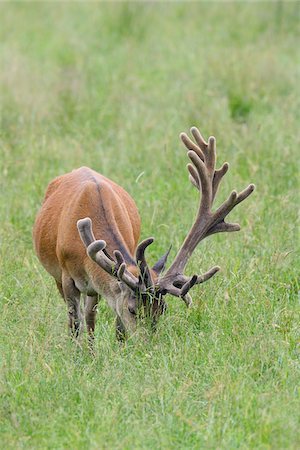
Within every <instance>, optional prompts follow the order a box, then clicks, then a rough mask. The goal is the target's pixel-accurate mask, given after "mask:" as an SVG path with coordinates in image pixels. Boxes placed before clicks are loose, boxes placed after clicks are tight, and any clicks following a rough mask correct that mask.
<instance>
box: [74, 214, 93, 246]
mask: <svg viewBox="0 0 300 450" xmlns="http://www.w3.org/2000/svg"><path fill="white" fill-rule="evenodd" d="M77 229H78V232H79V236H80V237H81V240H82V242H83V244H84V246H85V247H88V246H89V245H90V244H91V243H92V242H94V241H95V240H96V239H95V236H94V233H93V230H92V221H91V219H90V218H89V217H86V218H85V219H80V220H78V221H77Z"/></svg>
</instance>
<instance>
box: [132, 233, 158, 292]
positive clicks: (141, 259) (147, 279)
mask: <svg viewBox="0 0 300 450" xmlns="http://www.w3.org/2000/svg"><path fill="white" fill-rule="evenodd" d="M153 242H154V238H152V237H150V238H148V239H145V240H144V241H142V242H140V244H139V245H138V247H137V249H136V262H137V265H138V266H139V268H140V274H141V278H142V281H143V282H144V284H145V286H146V288H153V280H152V277H151V273H150V269H149V267H148V264H147V261H146V258H145V250H146V248H147V247H148V246H149V245H151V244H152V243H153Z"/></svg>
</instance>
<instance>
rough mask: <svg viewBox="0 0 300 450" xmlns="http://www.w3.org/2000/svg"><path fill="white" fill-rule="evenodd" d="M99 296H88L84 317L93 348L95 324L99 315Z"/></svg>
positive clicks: (85, 302) (85, 301)
mask: <svg viewBox="0 0 300 450" xmlns="http://www.w3.org/2000/svg"><path fill="white" fill-rule="evenodd" d="M98 301H99V298H98V295H94V296H90V295H86V297H85V300H84V316H85V323H86V328H87V332H88V340H89V345H90V346H91V347H92V346H93V342H94V332H95V323H96V315H97V305H98Z"/></svg>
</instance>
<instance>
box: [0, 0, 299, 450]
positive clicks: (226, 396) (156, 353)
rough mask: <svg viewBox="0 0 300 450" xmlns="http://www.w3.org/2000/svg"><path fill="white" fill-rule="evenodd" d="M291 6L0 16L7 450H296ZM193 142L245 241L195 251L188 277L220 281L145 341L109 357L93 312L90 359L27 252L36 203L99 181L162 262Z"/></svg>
mask: <svg viewBox="0 0 300 450" xmlns="http://www.w3.org/2000/svg"><path fill="white" fill-rule="evenodd" d="M299 6H300V4H299V3H285V2H278V3H248V4H245V3H233V4H230V3H222V4H218V3H169V4H155V3H153V4H150V3H149V4H147V3H145V4H126V3H119V4H100V3H98V4H97V3H90V4H88V3H85V4H83V3H69V4H66V3H65V4H62V3H34V4H30V3H2V4H1V44H0V45H1V70H0V78H1V82H2V95H1V98H2V107H1V121H2V122H1V160H0V164H1V179H0V183H1V190H0V191H1V192H0V195H1V204H0V217H1V230H0V233H1V286H0V296H1V297H0V308H1V316H0V317H1V320H0V364H1V369H0V448H1V449H5V450H6V449H23V448H24V449H95V450H96V449H234V448H239V449H249V448H253V449H296V448H300V431H299V429H300V428H299V425H300V400H299V395H300V390H299V379H300V378H299V376H300V370H299V369H300V333H299V319H300V299H299V290H300V288H299V272H300V265H299V252H298V254H297V246H298V244H299V234H298V232H297V203H298V205H299V183H298V182H297V176H299V164H298V161H299V148H300V132H299V123H300V100H299V99H300V91H299V67H300V53H299V37H300V36H299V34H300V33H299V17H300V16H299V13H300V8H299ZM192 125H196V126H198V127H199V128H200V129H201V131H202V133H203V135H204V136H205V137H208V136H209V135H211V134H213V135H215V136H216V137H217V142H218V144H217V150H218V155H219V164H221V163H223V161H226V160H228V161H229V162H230V164H231V170H230V172H229V174H228V175H227V177H226V178H225V180H224V182H223V184H222V187H221V190H220V195H219V198H218V200H219V201H221V200H223V199H224V198H225V197H226V196H227V195H228V193H229V192H230V190H231V189H232V188H236V189H242V188H244V187H245V186H246V185H248V184H249V183H250V182H254V183H255V184H256V186H257V189H256V191H255V193H254V194H253V195H252V196H251V197H250V198H249V199H248V200H247V201H246V202H245V203H243V204H242V205H240V206H239V207H238V208H237V210H235V211H234V213H232V214H231V219H232V220H233V221H239V222H240V224H241V226H242V230H241V232H240V233H232V234H227V235H225V234H222V235H217V236H215V235H214V236H212V237H210V238H209V239H207V240H206V241H205V242H203V243H201V245H200V246H199V248H198V249H197V251H196V252H195V255H194V256H193V258H192V260H191V262H190V264H189V266H188V268H187V273H188V274H192V273H194V271H197V272H198V271H200V272H201V271H205V270H207V269H208V268H210V267H211V266H212V265H215V264H218V265H220V266H221V267H222V271H221V272H220V273H219V274H218V275H217V276H216V277H215V278H213V279H212V280H210V281H208V282H207V283H205V284H204V285H203V286H202V287H199V288H196V289H194V292H193V300H194V306H193V308H192V309H191V310H187V309H186V308H185V306H184V304H183V302H181V301H180V300H178V299H175V298H171V297H170V298H168V304H169V309H168V312H167V314H166V315H165V316H164V317H163V318H162V319H161V321H160V323H159V327H158V330H157V333H156V334H155V335H153V336H151V335H150V333H149V332H148V331H147V329H146V330H143V329H141V328H140V329H139V330H138V332H137V333H136V334H135V335H134V336H132V338H131V339H129V340H128V342H127V344H126V345H124V346H119V345H118V343H117V342H116V340H115V332H114V317H113V314H112V312H111V311H110V310H109V309H108V307H107V306H106V304H105V303H104V302H103V303H101V304H100V306H99V315H98V322H97V331H96V357H95V358H94V359H92V358H91V357H90V355H89V353H88V349H87V345H86V342H85V341H84V340H83V344H82V349H78V348H75V346H74V345H73V344H72V343H71V342H70V341H69V339H68V333H67V314H66V307H65V305H64V304H63V301H62V300H61V298H60V297H59V295H58V292H57V291H56V287H55V284H54V281H53V280H52V279H51V278H50V276H49V275H48V274H47V273H46V272H45V271H44V270H43V268H42V267H41V265H40V263H39V261H38V260H37V258H36V256H35V255H34V252H33V248H32V239H31V230H32V225H33V222H34V218H35V215H36V213H37V211H38V209H39V207H40V204H41V200H42V197H43V194H44V191H45V189H46V186H47V184H48V182H49V181H50V180H51V179H52V178H54V177H55V176H57V175H59V174H63V173H65V172H67V171H70V170H72V169H73V168H76V167H79V166H81V165H87V166H90V167H92V168H94V169H96V170H98V171H99V172H101V173H103V174H105V175H106V176H108V177H110V178H112V179H113V180H115V181H116V182H117V183H119V184H121V185H122V186H123V187H124V188H125V189H126V190H127V191H128V192H129V193H130V194H131V195H132V196H133V197H134V199H135V200H136V203H137V205H138V207H139V210H140V213H141V216H142V224H143V225H142V237H147V236H149V235H153V236H155V237H156V242H155V244H154V245H153V246H152V248H151V252H149V253H150V256H149V258H150V260H151V261H153V262H154V261H155V260H156V259H157V257H158V256H160V254H161V253H162V252H163V251H165V249H166V248H167V247H168V246H169V245H170V243H173V250H172V256H174V255H175V251H176V249H178V247H179V245H180V243H181V241H182V239H183V238H184V236H185V234H186V232H187V230H188V227H189V225H190V224H191V223H192V220H193V217H194V214H195V211H196V206H197V193H196V191H195V190H194V189H193V188H192V187H191V185H190V184H189V182H188V178H187V173H186V169H185V165H186V163H187V157H186V152H185V151H184V148H183V146H182V144H181V143H180V141H179V139H178V134H179V132H181V131H188V129H189V127H190V126H192ZM298 181H299V178H298ZM298 248H299V247H298Z"/></svg>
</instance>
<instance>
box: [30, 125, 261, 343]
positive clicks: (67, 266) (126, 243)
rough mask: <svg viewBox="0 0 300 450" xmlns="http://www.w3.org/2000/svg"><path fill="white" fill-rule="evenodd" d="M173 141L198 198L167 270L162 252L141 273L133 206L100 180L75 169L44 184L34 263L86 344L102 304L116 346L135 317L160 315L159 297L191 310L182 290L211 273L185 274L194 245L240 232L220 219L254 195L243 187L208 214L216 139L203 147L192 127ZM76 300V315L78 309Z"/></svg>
mask: <svg viewBox="0 0 300 450" xmlns="http://www.w3.org/2000/svg"><path fill="white" fill-rule="evenodd" d="M191 134H192V136H193V138H194V139H191V138H190V137H189V136H188V135H187V134H186V133H181V134H180V138H181V140H182V142H183V144H184V146H185V147H186V149H187V156H188V158H189V160H190V163H189V164H188V165H187V169H188V172H189V179H190V181H191V183H192V185H193V186H194V187H195V188H196V189H197V190H198V191H199V206H198V211H197V214H196V218H195V221H194V223H193V225H192V226H191V228H190V230H189V232H188V233H187V235H186V238H185V239H184V241H183V243H182V245H181V247H180V248H179V250H178V252H177V254H176V256H175V258H174V259H173V261H172V263H171V264H170V266H169V268H168V269H167V270H165V267H166V264H167V259H168V256H169V253H170V248H169V249H168V250H167V252H166V253H165V254H164V255H163V256H162V257H161V258H160V259H159V260H158V261H157V262H156V263H155V264H154V265H153V267H149V265H148V264H147V260H146V257H145V252H146V249H147V248H148V247H149V246H150V245H151V244H152V243H153V241H154V238H153V237H150V238H147V239H145V240H143V241H142V242H140V243H139V240H140V231H141V219H140V216H139V212H138V209H137V206H136V204H135V202H134V200H133V199H132V198H131V196H130V195H129V194H128V193H127V192H126V191H125V190H124V189H123V188H122V187H120V186H119V185H118V184H116V183H115V182H113V181H111V180H110V179H108V178H106V177H105V176H104V175H101V174H99V173H97V172H96V171H94V170H92V169H90V168H88V167H81V168H79V169H75V170H73V171H72V172H70V173H67V174H64V175H61V176H59V177H57V178H55V179H54V180H53V181H51V182H50V184H49V186H48V188H47V191H46V194H45V197H44V200H43V203H42V206H41V209H40V211H39V212H38V214H37V217H36V220H35V224H34V228H33V241H34V248H35V251H36V254H37V256H38V259H39V260H40V262H41V264H42V265H43V266H44V268H45V269H46V271H47V272H48V273H49V274H50V275H52V277H53V278H54V279H55V282H56V285H57V288H58V290H59V293H60V294H61V296H62V297H63V299H64V300H65V303H66V305H67V308H68V315H69V328H70V333H71V335H72V336H73V337H74V338H77V337H78V336H79V335H80V334H81V330H82V329H83V326H84V322H85V324H86V328H87V332H88V338H89V341H90V342H91V343H92V342H93V340H94V333H95V321H96V313H97V304H98V301H99V300H100V298H101V297H104V298H105V299H106V301H107V303H108V305H109V306H110V307H111V308H112V310H113V311H114V312H115V315H116V336H117V338H118V339H119V340H120V341H124V339H125V338H126V336H127V335H128V333H129V334H131V333H134V332H135V330H136V326H137V322H138V317H140V315H141V314H142V315H144V316H147V317H149V318H150V319H151V321H152V323H153V324H155V323H156V322H157V320H158V319H159V317H160V316H161V315H162V314H164V312H165V310H166V307H167V304H166V301H165V297H166V295H167V294H169V295H171V296H173V297H178V298H179V299H182V300H183V301H184V303H185V304H186V306H187V307H189V306H191V304H192V298H191V296H190V290H191V289H192V288H193V286H196V285H199V284H202V283H204V282H206V281H207V280H209V279H210V278H212V277H213V276H214V275H215V274H216V273H217V272H218V271H219V270H220V267H219V266H214V267H212V268H211V269H210V270H208V271H207V272H205V273H203V274H201V275H197V274H193V275H191V276H189V275H186V274H185V273H184V271H185V267H186V265H187V263H188V261H189V259H190V258H191V256H192V254H193V252H194V250H195V249H196V247H197V246H198V245H199V243H200V242H201V241H202V240H203V239H205V238H206V237H208V236H210V235H212V234H215V233H222V232H234V231H239V230H240V225H239V224H237V223H230V222H226V221H225V219H226V217H227V216H228V214H229V213H230V212H231V211H232V209H233V208H235V207H236V206H237V205H238V204H239V203H241V202H243V201H244V200H245V199H246V198H247V197H248V196H249V195H250V194H251V193H252V192H253V191H254V189H255V186H254V184H250V185H249V186H248V187H247V188H246V189H244V190H243V191H241V192H240V193H237V191H235V190H233V191H232V192H231V194H230V195H229V197H228V198H227V200H225V201H224V202H223V203H222V204H221V205H220V206H219V207H218V208H216V209H214V210H213V203H214V200H215V197H216V194H217V191H218V188H219V185H220V182H221V180H222V178H223V177H224V175H225V174H226V173H227V171H228V168H229V164H228V163H227V162H225V163H224V164H223V165H222V166H221V168H219V169H216V139H215V137H213V136H211V137H209V139H208V142H206V141H205V140H204V138H203V137H202V135H201V133H200V131H199V130H198V129H197V128H196V127H192V128H191ZM81 298H83V305H82V306H83V310H82V306H81Z"/></svg>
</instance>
